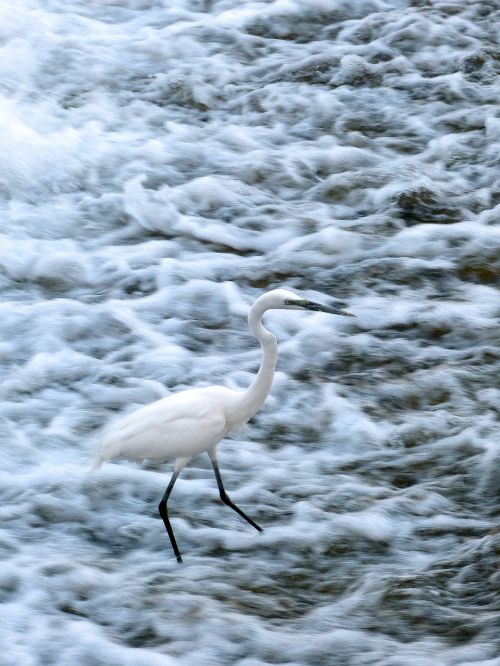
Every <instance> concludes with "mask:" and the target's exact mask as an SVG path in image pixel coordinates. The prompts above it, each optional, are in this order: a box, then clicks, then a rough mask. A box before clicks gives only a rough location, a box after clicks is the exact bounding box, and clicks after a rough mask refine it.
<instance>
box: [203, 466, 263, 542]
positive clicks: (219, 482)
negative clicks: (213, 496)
mask: <svg viewBox="0 0 500 666" xmlns="http://www.w3.org/2000/svg"><path fill="white" fill-rule="evenodd" d="M210 460H211V461H212V466H213V468H214V472H215V478H216V479H217V485H218V486H219V493H220V498H221V500H222V501H223V502H224V504H227V506H230V507H231V509H233V511H236V513H239V514H240V516H241V517H242V518H244V519H245V520H246V521H247V522H249V523H250V525H252V527H255V529H256V530H259V532H262V531H263V530H262V527H259V525H257V523H255V522H254V521H253V520H252V519H251V518H249V517H248V516H247V515H246V513H245V512H244V511H242V510H241V509H240V508H239V507H238V506H236V504H234V502H232V501H231V499H230V498H229V495H228V494H227V493H226V490H225V488H224V484H223V483H222V477H221V475H220V470H219V465H218V464H217V459H216V458H215V455H210Z"/></svg>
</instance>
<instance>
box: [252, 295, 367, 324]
mask: <svg viewBox="0 0 500 666" xmlns="http://www.w3.org/2000/svg"><path fill="white" fill-rule="evenodd" d="M265 297H266V301H267V308H269V309H273V310H313V311H315V312H329V313H330V314H336V315H342V316H344V317H354V315H353V314H352V313H351V312H348V311H347V310H344V309H343V307H344V306H345V303H343V302H341V301H335V302H334V303H332V304H330V305H323V304H322V303H315V302H314V301H309V300H308V299H306V298H303V297H302V296H298V295H297V294H294V292H293V291H289V290H288V289H273V291H269V292H268V293H267V294H265Z"/></svg>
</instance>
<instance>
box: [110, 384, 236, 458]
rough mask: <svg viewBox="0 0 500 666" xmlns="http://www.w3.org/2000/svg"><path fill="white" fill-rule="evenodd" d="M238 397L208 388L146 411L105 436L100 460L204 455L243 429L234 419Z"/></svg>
mask: <svg viewBox="0 0 500 666" xmlns="http://www.w3.org/2000/svg"><path fill="white" fill-rule="evenodd" d="M236 397H237V395H236V391H232V390H231V389H228V388H225V387H224V386H208V387H206V388H195V389H189V390H187V391H182V392H181V393H174V394H173V395H170V396H168V397H167V398H163V399H162V400H158V401H156V402H153V403H152V404H150V405H145V406H144V407H140V408H139V409H136V410H135V411H134V412H132V414H129V415H128V416H126V417H125V418H123V419H122V420H121V421H119V422H118V423H116V424H115V425H114V428H113V429H112V430H110V431H109V433H107V434H105V435H104V437H103V440H102V443H101V448H100V457H99V458H98V461H99V462H104V461H105V460H115V459H119V458H121V459H124V460H145V459H148V460H157V461H161V460H170V459H172V458H181V459H184V458H191V457H192V456H195V455H197V454H198V453H203V451H207V450H208V449H209V448H211V447H213V446H215V445H216V444H217V443H218V442H219V441H220V440H221V439H223V438H224V437H226V435H228V434H229V433H230V432H231V430H232V428H233V426H236V425H237V423H235V422H234V418H231V415H232V409H231V407H232V405H233V404H234V403H235V401H236ZM200 424H203V428H200ZM101 456H102V457H101Z"/></svg>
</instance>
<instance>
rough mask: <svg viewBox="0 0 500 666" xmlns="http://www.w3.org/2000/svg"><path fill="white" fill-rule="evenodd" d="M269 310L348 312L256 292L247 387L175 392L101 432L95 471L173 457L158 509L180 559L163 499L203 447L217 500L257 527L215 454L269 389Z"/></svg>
mask: <svg viewBox="0 0 500 666" xmlns="http://www.w3.org/2000/svg"><path fill="white" fill-rule="evenodd" d="M269 309H295V310H300V309H308V310H321V311H325V312H331V313H332V314H342V315H346V316H350V313H348V312H345V311H344V310H340V309H339V308H334V307H329V306H321V305H318V304H316V303H311V302H310V301H307V300H305V299H303V298H300V297H299V296H297V295H296V294H294V293H293V292H291V291H287V290H285V289H275V290H273V291H270V292H268V293H266V294H263V295H262V296H260V297H259V298H258V299H257V300H256V301H255V303H254V305H253V306H252V308H251V310H250V313H249V317H248V322H249V327H250V330H251V331H252V333H253V334H254V335H255V336H256V337H257V339H258V340H259V341H260V344H261V347H262V362H261V366H260V369H259V372H258V373H257V375H256V376H255V378H254V381H253V382H252V384H251V385H250V386H249V388H248V389H246V390H244V391H235V390H232V389H228V388H226V387H224V386H208V387H203V388H194V389H189V390H187V391H181V392H180V393H174V394H173V395H170V396H168V397H166V398H163V399H162V400H157V401H156V402H154V403H152V404H150V405H145V406H144V407H140V408H139V409H137V410H135V411H134V412H132V413H131V414H129V415H128V416H125V417H124V418H123V419H121V420H120V421H118V422H117V423H115V424H113V426H112V428H110V429H109V430H108V431H107V432H106V433H105V434H104V436H103V438H102V440H101V442H100V445H99V447H98V450H97V454H96V460H95V463H94V467H93V470H96V469H98V468H99V467H100V466H101V465H102V464H103V462H107V461H110V460H116V459H125V460H145V459H149V460H156V461H163V460H170V459H174V458H175V460H176V463H175V470H174V474H173V476H172V478H171V480H170V483H169V485H168V487H167V490H166V491H165V494H164V496H163V499H162V501H161V502H160V506H159V511H160V515H161V517H162V519H163V522H164V524H165V527H166V529H167V532H168V535H169V537H170V541H171V544H172V547H173V550H174V553H175V555H176V557H177V560H178V561H179V562H180V561H182V558H181V556H180V553H179V549H178V548H177V544H176V541H175V537H174V534H173V531H172V527H171V525H170V521H169V518H168V514H167V500H168V497H169V495H170V492H171V491H172V488H173V486H174V483H175V481H176V479H177V477H178V475H179V473H180V471H181V470H182V468H183V467H184V466H185V465H186V464H187V463H188V462H189V460H191V458H192V457H193V456H195V455H197V454H199V453H203V452H204V451H207V452H208V454H209V456H210V459H211V461H212V465H213V468H214V471H215V475H216V479H217V484H218V486H219V492H220V496H221V499H222V500H223V502H224V503H225V504H227V505H228V506H230V507H231V508H232V509H234V510H235V511H237V513H239V514H240V515H241V516H242V517H243V518H245V520H247V521H248V522H249V523H250V524H251V525H253V526H254V527H255V528H256V529H258V530H259V531H260V530H261V528H260V527H259V526H258V525H257V524H256V523H254V521H253V520H251V519H250V518H249V517H248V516H247V515H246V514H245V513H244V512H243V511H242V510H241V509H239V508H238V507H237V506H236V505H235V504H233V502H232V501H231V500H230V499H229V497H228V496H227V494H226V491H225V490H224V486H223V484H222V479H221V476H220V472H219V468H218V465H217V458H216V447H217V444H218V443H219V442H220V441H221V440H222V439H223V438H224V437H226V436H227V435H228V434H230V433H232V432H234V431H235V430H239V429H240V428H241V426H243V425H244V424H245V423H246V422H247V421H248V420H249V419H250V418H251V417H252V416H253V415H254V414H255V413H256V412H257V411H258V409H259V408H260V407H261V405H262V403H263V402H264V400H265V399H266V397H267V395H268V393H269V390H270V388H271V384H272V380H273V377H274V371H275V368H276V358H277V341H276V337H275V336H274V335H273V334H272V333H271V332H269V331H268V330H266V329H265V328H264V327H263V326H262V315H263V314H264V312H265V311H266V310H269Z"/></svg>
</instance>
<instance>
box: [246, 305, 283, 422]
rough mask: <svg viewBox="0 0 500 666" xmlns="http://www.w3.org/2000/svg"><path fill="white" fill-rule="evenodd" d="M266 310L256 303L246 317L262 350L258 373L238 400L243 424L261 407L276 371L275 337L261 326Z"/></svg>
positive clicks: (276, 345) (276, 346)
mask: <svg viewBox="0 0 500 666" xmlns="http://www.w3.org/2000/svg"><path fill="white" fill-rule="evenodd" d="M265 310H266V308H265V307H262V306H260V305H259V302H258V301H256V302H255V304H254V305H253V307H252V309H251V310H250V314H249V315H248V325H249V327H250V330H251V331H252V333H253V334H254V335H255V337H256V338H257V339H258V340H259V342H260V346H261V348H262V359H261V362H260V368H259V372H258V373H257V375H256V376H255V378H254V380H253V382H252V383H251V384H250V386H249V387H248V388H247V390H246V391H244V392H243V393H242V395H241V398H240V400H239V405H238V406H239V411H240V417H241V420H242V421H243V422H245V421H248V419H249V418H251V417H252V416H253V415H254V414H255V412H257V410H258V409H259V408H260V407H261V406H262V404H263V402H264V400H265V399H266V398H267V395H268V393H269V391H270V389H271V384H272V383H273V377H274V371H275V369H276V359H277V356H278V343H277V341H276V337H275V336H274V335H273V334H272V333H271V332H270V331H268V330H267V329H266V328H264V326H262V315H263V314H264V312H265Z"/></svg>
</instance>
